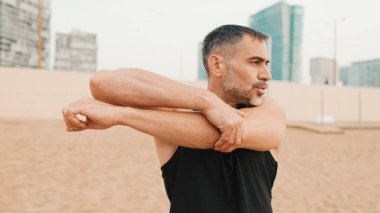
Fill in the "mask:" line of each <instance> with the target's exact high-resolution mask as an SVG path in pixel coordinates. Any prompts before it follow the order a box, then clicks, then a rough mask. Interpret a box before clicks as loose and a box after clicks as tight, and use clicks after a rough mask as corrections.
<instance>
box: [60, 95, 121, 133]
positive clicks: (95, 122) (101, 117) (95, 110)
mask: <svg viewBox="0 0 380 213" xmlns="http://www.w3.org/2000/svg"><path fill="white" fill-rule="evenodd" d="M120 108H122V107H119V106H113V105H111V104H107V103H103V102H100V101H97V100H94V99H90V98H81V99H79V100H77V101H75V102H73V103H71V104H69V105H68V106H66V107H65V108H63V109H62V115H63V119H64V121H65V123H66V130H67V131H70V132H72V131H82V130H85V129H107V128H110V127H112V126H114V125H117V123H118V119H119V113H118V112H119V111H120ZM78 115H81V116H84V117H85V120H82V119H79V117H78Z"/></svg>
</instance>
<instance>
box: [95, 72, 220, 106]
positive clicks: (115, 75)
mask: <svg viewBox="0 0 380 213" xmlns="http://www.w3.org/2000/svg"><path fill="white" fill-rule="evenodd" d="M90 89H91V93H92V95H93V97H94V98H95V99H97V100H100V101H103V102H106V103H110V104H114V105H121V106H132V107H139V108H144V107H170V108H182V109H194V110H198V111H203V110H204V109H205V108H206V107H207V104H208V102H209V99H210V98H216V96H215V95H214V96H213V93H211V92H209V91H208V90H205V89H200V88H197V87H193V86H188V85H186V84H182V83H180V82H177V81H174V80H171V79H168V78H166V77H163V76H161V75H158V74H155V73H153V72H149V71H146V70H142V69H137V68H126V69H119V70H114V71H100V72H98V73H97V74H95V75H94V76H93V77H92V78H91V79H90ZM211 96H213V97H211Z"/></svg>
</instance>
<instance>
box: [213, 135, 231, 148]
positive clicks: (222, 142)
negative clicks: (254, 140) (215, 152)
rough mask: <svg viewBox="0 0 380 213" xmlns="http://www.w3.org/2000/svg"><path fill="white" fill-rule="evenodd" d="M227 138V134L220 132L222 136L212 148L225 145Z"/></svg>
mask: <svg viewBox="0 0 380 213" xmlns="http://www.w3.org/2000/svg"><path fill="white" fill-rule="evenodd" d="M228 138H229V133H227V132H222V135H221V136H220V138H219V140H218V141H217V142H216V143H215V146H214V147H215V148H218V147H220V146H222V145H223V144H225V143H227V142H228Z"/></svg>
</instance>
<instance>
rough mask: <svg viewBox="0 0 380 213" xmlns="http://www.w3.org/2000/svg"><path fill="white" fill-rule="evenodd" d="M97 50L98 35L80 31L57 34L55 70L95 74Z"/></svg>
mask: <svg viewBox="0 0 380 213" xmlns="http://www.w3.org/2000/svg"><path fill="white" fill-rule="evenodd" d="M97 49H98V48H97V43H96V34H92V33H83V32H80V31H78V30H73V31H72V32H71V33H69V34H66V33H57V34H56V47H55V60H54V69H58V70H76V71H89V72H95V71H96V69H97Z"/></svg>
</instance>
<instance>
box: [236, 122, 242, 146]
mask: <svg viewBox="0 0 380 213" xmlns="http://www.w3.org/2000/svg"><path fill="white" fill-rule="evenodd" d="M241 132H242V127H241V126H240V127H239V128H238V130H237V131H236V139H235V144H236V145H240V144H241V140H242V134H241Z"/></svg>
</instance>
